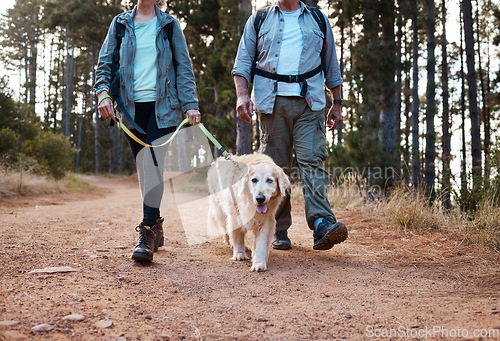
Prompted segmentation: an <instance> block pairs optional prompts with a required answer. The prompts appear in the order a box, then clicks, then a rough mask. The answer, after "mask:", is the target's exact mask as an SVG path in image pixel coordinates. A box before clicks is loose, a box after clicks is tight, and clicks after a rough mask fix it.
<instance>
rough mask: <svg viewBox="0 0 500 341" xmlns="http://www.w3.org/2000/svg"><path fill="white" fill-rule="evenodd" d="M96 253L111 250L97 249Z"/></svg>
mask: <svg viewBox="0 0 500 341" xmlns="http://www.w3.org/2000/svg"><path fill="white" fill-rule="evenodd" d="M95 251H96V252H109V250H108V249H97V250H95Z"/></svg>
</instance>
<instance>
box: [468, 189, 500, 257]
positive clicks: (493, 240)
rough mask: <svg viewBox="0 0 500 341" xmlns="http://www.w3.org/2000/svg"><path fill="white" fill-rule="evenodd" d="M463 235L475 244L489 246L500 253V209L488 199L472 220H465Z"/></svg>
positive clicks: (490, 198)
mask: <svg viewBox="0 0 500 341" xmlns="http://www.w3.org/2000/svg"><path fill="white" fill-rule="evenodd" d="M464 221H465V222H464V224H463V233H464V234H465V235H466V236H467V239H468V240H469V241H470V242H473V243H479V244H484V245H488V246H489V247H491V248H492V249H494V250H495V251H496V252H499V253H500V207H499V206H498V204H496V203H495V201H494V198H493V196H489V197H487V198H486V199H485V200H484V201H483V202H482V203H481V204H480V206H479V209H478V211H477V212H476V213H475V215H474V217H473V218H472V219H464Z"/></svg>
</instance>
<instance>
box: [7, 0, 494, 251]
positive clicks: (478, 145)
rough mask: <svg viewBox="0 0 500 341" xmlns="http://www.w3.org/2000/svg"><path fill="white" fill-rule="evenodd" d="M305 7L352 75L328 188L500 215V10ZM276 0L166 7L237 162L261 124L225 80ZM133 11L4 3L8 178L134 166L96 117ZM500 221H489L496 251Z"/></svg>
mask: <svg viewBox="0 0 500 341" xmlns="http://www.w3.org/2000/svg"><path fill="white" fill-rule="evenodd" d="M304 2H305V3H306V4H308V5H310V6H317V7H320V8H321V9H322V10H323V11H324V12H325V13H327V14H328V16H329V18H330V23H331V25H332V27H333V30H334V34H335V41H336V45H337V55H338V57H339V61H340V67H341V70H342V73H343V78H344V84H343V98H344V102H345V107H344V109H343V114H344V122H343V123H342V124H341V125H340V126H339V127H338V129H336V130H335V131H333V132H327V135H328V150H329V156H328V159H327V160H326V162H325V165H326V168H327V170H328V171H329V172H330V174H331V175H332V182H334V183H336V184H337V185H339V186H343V185H345V184H346V183H347V182H349V184H350V185H353V184H354V187H355V188H356V190H357V191H359V192H362V195H363V196H364V197H365V198H369V200H374V199H375V200H382V199H384V198H390V196H391V195H392V194H391V193H394V189H395V188H403V189H404V192H405V193H406V194H405V195H415V193H418V195H419V196H422V197H424V198H425V200H424V201H425V202H426V205H429V207H433V208H438V209H440V210H441V209H443V210H445V211H450V212H451V211H454V212H456V213H457V214H460V215H465V217H466V219H468V220H473V219H475V218H474V217H475V216H477V214H478V213H477V212H479V211H481V210H483V209H484V207H485V206H486V203H488V205H489V206H488V207H491V209H492V210H493V211H494V212H498V205H499V202H500V192H499V191H498V189H499V188H500V139H499V135H498V133H497V130H498V125H499V119H500V117H499V114H500V87H499V83H500V63H499V58H500V9H499V4H498V2H496V1H492V0H476V1H472V0H441V1H439V0H438V1H435V0H425V1H423V0H411V1H410V0H395V1H383V0H349V1H346V0H323V1H315V0H307V1H304ZM273 3H274V2H271V1H265V0H259V1H250V0H185V1H180V0H171V1H167V9H166V11H167V12H168V13H170V14H172V15H173V16H175V17H176V18H178V19H179V20H180V21H181V23H182V25H183V27H184V34H185V36H186V40H187V42H188V46H189V50H190V55H191V58H192V62H193V68H194V71H195V75H196V82H197V86H198V96H199V100H200V109H201V112H202V114H203V121H204V124H205V125H206V127H207V128H208V129H209V130H210V131H211V132H212V133H213V134H214V135H215V136H216V137H217V139H218V140H219V141H220V142H221V143H222V144H223V145H224V146H225V147H226V148H228V149H229V150H230V151H231V152H233V153H235V154H245V153H251V152H253V151H256V150H257V149H258V147H259V128H258V118H257V117H256V116H254V117H255V118H254V122H253V123H252V124H247V123H245V122H243V121H241V120H239V119H237V118H236V111H235V103H236V95H235V90H234V86H233V80H232V77H231V74H230V72H231V69H232V66H233V62H234V58H235V55H236V51H237V47H238V43H239V40H240V37H241V34H242V30H243V27H244V24H245V22H246V20H247V18H248V17H249V15H250V14H251V13H253V12H255V11H256V10H257V9H258V8H261V7H263V6H266V5H270V4H273ZM134 4H135V1H119V0H64V1H63V0H15V1H11V2H8V1H6V2H3V6H7V7H8V9H7V10H6V11H5V14H4V16H3V17H2V18H1V25H0V40H1V46H2V49H1V53H0V59H1V62H2V64H3V68H2V69H0V76H2V78H1V79H0V83H1V84H0V163H1V165H2V169H3V171H6V170H9V171H12V170H16V171H21V172H27V173H35V174H44V175H50V176H52V177H55V178H62V177H64V176H65V175H66V174H68V172H70V171H72V172H77V173H95V174H104V173H106V174H131V173H132V172H133V171H134V169H135V166H134V164H133V160H132V156H131V153H130V152H129V151H128V146H127V145H126V141H125V139H124V135H123V132H122V131H120V130H119V129H118V128H117V127H116V126H113V127H110V126H109V122H107V121H104V120H102V119H100V118H99V116H98V113H97V109H96V104H97V103H96V98H95V96H94V94H93V93H92V91H91V88H92V84H93V80H94V77H95V67H96V62H97V58H98V53H99V49H100V46H101V44H102V42H103V40H104V37H105V35H106V32H107V29H108V27H109V23H110V22H111V19H112V18H113V17H114V16H115V15H116V14H118V13H120V12H122V11H124V10H128V9H131V8H132V7H133V6H134ZM449 9H452V11H451V14H449V13H448V11H449ZM327 97H328V96H327ZM328 105H330V104H328ZM294 177H296V178H297V177H298V176H297V175H296V174H295V176H294ZM294 180H297V181H298V179H294ZM412 193H413V194H412ZM490 213H491V212H490ZM498 214H499V215H498V217H497V218H495V217H496V216H494V217H493V218H491V219H493V220H492V221H493V223H492V225H491V224H490V225H491V226H493V229H494V235H495V236H496V237H495V238H496V239H495V238H494V240H496V241H495V242H493V245H494V248H496V249H497V250H498V249H500V242H499V240H500V238H499V235H500V226H498V224H499V221H500V213H498ZM414 219H416V218H414ZM495 219H496V220H495ZM405 224H406V223H405ZM495 224H496V225H495ZM491 226H490V227H491Z"/></svg>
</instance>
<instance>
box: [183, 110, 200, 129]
mask: <svg viewBox="0 0 500 341" xmlns="http://www.w3.org/2000/svg"><path fill="white" fill-rule="evenodd" d="M186 117H187V118H188V119H189V124H192V125H195V124H199V123H200V122H201V113H200V111H199V110H198V109H189V110H188V111H186Z"/></svg>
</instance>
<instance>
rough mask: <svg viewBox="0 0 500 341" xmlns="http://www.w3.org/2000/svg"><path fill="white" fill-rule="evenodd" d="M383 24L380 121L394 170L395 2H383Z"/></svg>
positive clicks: (390, 164) (387, 157)
mask: <svg viewBox="0 0 500 341" xmlns="http://www.w3.org/2000/svg"><path fill="white" fill-rule="evenodd" d="M381 9H382V13H384V14H383V15H382V16H381V24H382V36H381V45H382V47H383V50H384V51H385V53H386V56H385V57H384V59H385V61H386V63H384V66H385V67H384V77H383V78H382V79H383V81H382V89H381V90H382V91H381V95H382V98H383V106H382V112H381V116H380V119H381V121H382V123H383V126H382V141H383V143H384V148H385V155H386V159H387V160H389V164H388V166H389V167H390V168H392V169H394V163H395V149H394V145H395V116H396V83H395V76H396V70H397V67H396V63H397V62H396V41H395V32H394V21H395V9H394V2H393V1H387V2H383V5H382V8H381Z"/></svg>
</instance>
